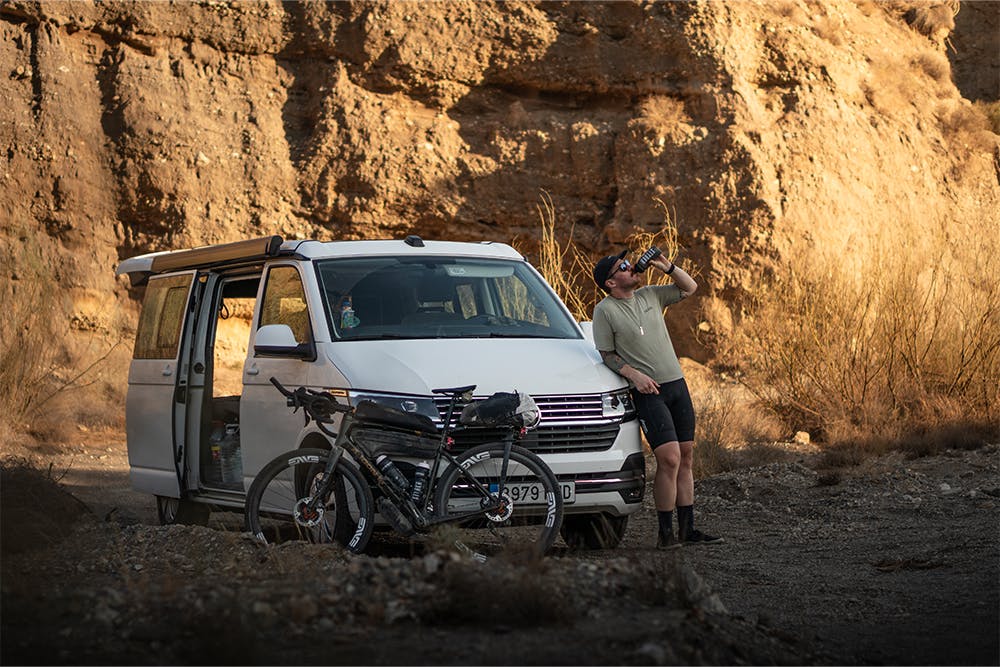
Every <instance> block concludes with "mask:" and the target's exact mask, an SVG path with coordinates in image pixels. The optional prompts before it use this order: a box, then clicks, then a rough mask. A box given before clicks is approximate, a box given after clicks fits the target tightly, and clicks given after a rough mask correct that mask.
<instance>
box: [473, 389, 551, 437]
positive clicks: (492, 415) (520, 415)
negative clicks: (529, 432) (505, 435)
mask: <svg viewBox="0 0 1000 667" xmlns="http://www.w3.org/2000/svg"><path fill="white" fill-rule="evenodd" d="M540 418H541V411H540V410H539V409H538V404H537V403H535V399H533V398H531V396H529V395H528V394H525V393H523V392H518V391H515V392H502V391H499V392H497V393H495V394H493V395H492V396H490V397H489V398H485V399H483V400H481V401H476V402H475V403H469V404H468V405H466V406H465V407H464V408H463V409H462V415H461V416H460V417H459V418H458V421H459V423H460V424H462V425H463V426H513V427H518V428H520V427H522V426H523V427H527V428H532V427H534V426H535V425H537V424H538V421H539V419H540Z"/></svg>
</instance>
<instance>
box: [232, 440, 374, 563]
mask: <svg viewBox="0 0 1000 667" xmlns="http://www.w3.org/2000/svg"><path fill="white" fill-rule="evenodd" d="M329 456H330V452H329V451H328V450H325V449H307V448H304V449H296V450H292V451H290V452H285V453H284V454H281V455H280V456H277V457H276V458H274V459H273V460H272V461H271V462H270V463H268V464H267V465H265V466H264V467H263V468H261V471H260V472H259V473H258V474H257V476H256V477H255V478H254V480H253V483H252V484H251V485H250V489H249V490H248V491H247V498H246V507H245V512H244V516H245V527H246V529H247V530H249V531H250V532H251V533H252V534H253V536H254V537H255V538H257V539H258V540H259V541H261V542H263V543H265V544H267V543H271V542H283V541H292V540H301V541H304V542H313V543H327V542H333V541H336V542H338V543H339V544H341V545H342V546H343V547H344V548H346V549H347V550H348V551H351V552H353V553H363V552H364V550H365V548H366V547H367V546H368V540H369V539H370V538H371V535H372V530H373V529H374V526H375V522H374V515H375V509H374V508H375V503H374V501H373V500H372V492H371V488H370V487H369V486H368V484H367V482H365V480H364V477H362V475H361V472H360V471H359V470H358V467H357V466H356V465H355V464H354V463H352V462H351V461H349V460H347V459H345V458H341V459H340V460H339V461H337V466H336V467H335V468H334V470H333V475H334V481H333V487H332V488H331V490H330V492H329V495H328V497H327V498H326V500H325V501H324V502H323V504H322V507H321V510H322V511H321V512H319V513H318V516H316V515H313V516H311V517H306V516H305V513H303V512H302V511H301V510H302V506H301V502H300V501H303V500H304V499H305V498H307V497H308V496H309V493H310V489H311V488H312V487H313V485H314V484H315V482H316V480H317V479H318V477H319V475H321V474H322V473H323V471H324V470H325V468H326V463H327V460H328V458H329ZM310 482H311V483H310ZM296 507H298V508H299V510H300V512H299V514H298V515H296V513H295V509H296ZM269 536H270V539H269Z"/></svg>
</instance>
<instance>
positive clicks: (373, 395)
mask: <svg viewBox="0 0 1000 667" xmlns="http://www.w3.org/2000/svg"><path fill="white" fill-rule="evenodd" d="M117 273H118V275H123V274H126V275H128V276H129V278H130V280H131V283H132V285H133V286H135V287H138V286H144V288H145V295H144V298H143V305H142V313H141V315H140V317H139V323H138V330H137V334H136V341H135V350H134V354H133V358H132V364H131V368H130V370H129V388H128V399H127V402H126V429H127V433H128V455H129V465H130V469H131V471H130V472H131V481H132V486H133V488H135V489H136V490H137V491H141V492H146V493H150V494H153V495H154V496H156V501H157V508H158V511H159V516H160V520H161V522H163V523H174V522H184V523H189V522H191V523H194V522H204V521H205V520H207V518H208V513H209V512H210V511H211V510H212V509H213V508H214V509H230V510H236V511H240V510H241V509H242V507H243V501H244V492H245V489H246V488H248V487H249V485H250V483H251V482H252V481H253V478H254V475H255V474H256V473H257V472H258V471H259V470H260V468H261V467H262V466H263V465H264V464H265V463H266V462H267V461H269V460H270V459H272V458H273V457H274V456H276V455H277V454H279V453H280V452H282V451H286V450H289V449H292V448H293V447H326V448H329V443H328V442H327V440H326V438H325V437H324V436H322V434H320V433H319V432H318V431H317V430H316V429H315V426H314V425H309V426H304V425H303V419H302V417H301V415H298V414H292V412H291V411H290V410H288V409H287V407H286V405H285V400H284V398H283V397H282V396H281V395H280V394H279V393H278V392H277V391H276V390H275V388H274V387H273V386H272V385H271V383H270V382H269V378H271V377H272V376H273V377H276V378H277V379H278V380H279V381H280V382H282V383H283V384H284V385H286V386H290V387H295V386H300V385H305V386H308V387H311V388H314V389H325V390H328V391H331V392H332V393H334V394H337V395H339V396H341V397H343V399H344V400H346V401H350V402H352V403H356V402H358V401H360V400H362V399H368V400H373V401H376V402H378V403H381V404H384V405H388V406H391V407H394V408H396V409H402V410H406V411H410V412H419V413H422V414H426V415H428V416H430V417H432V418H433V419H435V420H436V421H437V422H438V423H439V424H440V423H441V422H442V419H443V416H442V414H441V408H442V407H443V406H442V404H441V402H442V399H441V398H440V397H436V396H435V394H433V393H432V391H431V390H432V389H433V388H435V387H445V386H456V385H465V384H475V385H477V389H476V398H481V397H486V396H489V395H490V394H492V393H494V392H497V391H513V390H518V391H522V392H526V393H528V394H531V396H532V397H533V398H534V399H535V401H536V402H537V403H538V405H539V406H540V408H541V412H542V418H541V424H540V426H539V428H537V429H535V430H534V431H532V432H531V433H530V434H529V435H528V436H527V437H526V438H525V440H524V441H523V443H522V444H523V445H524V446H525V447H527V448H528V449H530V450H532V451H534V452H535V453H537V454H539V455H540V456H541V457H542V458H543V459H544V460H545V461H546V462H547V463H548V464H549V466H551V468H552V470H553V471H554V472H555V473H556V476H557V477H558V478H559V480H560V481H561V482H565V483H568V484H563V485H562V487H563V488H564V495H568V497H567V498H565V501H566V502H565V520H564V523H563V529H562V534H563V537H564V538H565V540H566V541H567V543H568V544H570V545H572V546H577V547H585V548H600V547H613V546H617V544H618V542H619V541H620V540H621V537H622V535H623V534H624V531H625V527H626V524H627V521H628V516H629V515H630V514H631V513H632V512H634V511H635V510H637V509H639V507H640V506H641V504H642V497H643V491H644V486H645V465H644V458H643V453H642V446H641V441H640V436H639V427H638V423H637V421H636V418H635V412H634V410H633V407H632V404H631V401H630V399H629V396H628V392H627V387H626V384H625V382H624V380H623V379H622V378H621V377H619V376H618V375H616V374H614V373H612V372H611V371H610V370H609V369H607V368H606V367H605V366H604V364H603V363H602V362H601V358H600V355H599V354H598V353H597V351H596V350H595V349H594V346H593V343H592V342H590V340H588V339H587V338H586V337H585V335H584V331H583V330H582V329H581V327H580V325H579V324H578V323H577V322H575V321H574V319H573V317H572V316H571V315H570V313H569V311H568V310H567V309H566V307H565V305H564V304H563V303H562V301H561V300H560V299H559V297H558V296H557V295H556V294H555V292H553V291H552V289H551V288H550V287H549V285H548V284H547V283H546V282H545V280H544V279H543V278H542V276H541V275H540V274H539V273H538V272H537V271H536V270H535V269H534V268H533V267H532V266H531V265H530V264H529V263H528V262H527V261H526V260H525V259H524V257H522V256H521V255H520V254H519V253H518V252H516V251H515V250H514V249H513V248H511V247H510V246H508V245H505V244H500V243H455V242H439V241H426V242H425V241H423V240H421V239H420V238H419V237H416V236H410V237H408V238H407V239H406V240H405V241H389V240H386V241H336V242H318V241H283V240H282V239H281V237H278V236H272V237H266V238H262V239H252V240H248V241H240V242H237V243H229V244H225V245H216V246H205V247H201V248H195V249H192V250H180V251H176V252H164V253H154V254H149V255H141V256H138V257H133V258H130V259H127V260H125V261H123V262H122V263H121V264H120V265H119V267H118V271H117ZM276 327H287V328H288V329H290V330H291V332H292V334H293V335H294V337H295V342H296V345H294V346H285V347H275V346H273V345H267V344H264V343H265V342H266V341H262V344H259V345H255V339H256V338H257V337H258V334H259V335H260V336H261V337H262V338H266V337H267V336H266V335H265V334H267V333H269V332H274V331H275V329H276ZM486 439H490V433H489V432H488V431H483V430H482V429H479V430H475V431H472V430H470V431H468V432H467V433H463V432H461V431H458V432H456V433H455V441H456V442H455V448H456V451H461V450H463V449H465V448H468V447H471V446H473V445H476V444H479V443H480V442H483V441H484V440H486ZM405 465H406V464H405V462H402V463H400V467H401V468H404V472H408V471H407V470H405Z"/></svg>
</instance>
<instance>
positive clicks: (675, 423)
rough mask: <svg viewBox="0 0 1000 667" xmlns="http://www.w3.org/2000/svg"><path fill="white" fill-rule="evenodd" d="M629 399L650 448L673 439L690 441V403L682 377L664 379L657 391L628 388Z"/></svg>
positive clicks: (691, 406) (692, 435) (691, 414)
mask: <svg viewBox="0 0 1000 667" xmlns="http://www.w3.org/2000/svg"><path fill="white" fill-rule="evenodd" d="M632 402H633V403H634V404H635V410H636V412H637V413H638V415H639V425H640V426H641V427H642V432H643V433H644V434H645V435H646V442H648V443H649V446H650V447H652V448H653V449H656V448H657V447H659V446H660V445H662V444H664V443H667V442H673V441H674V440H677V441H678V442H687V441H689V440H694V405H692V404H691V394H690V392H688V386H687V382H685V381H684V378H681V379H680V380H673V381H672V382H664V383H663V384H661V385H660V391H659V393H657V394H643V393H641V392H639V391H637V390H636V389H632Z"/></svg>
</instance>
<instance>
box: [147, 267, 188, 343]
mask: <svg viewBox="0 0 1000 667" xmlns="http://www.w3.org/2000/svg"><path fill="white" fill-rule="evenodd" d="M190 288H191V276H190V275H182V276H167V277H165V278H150V279H149V284H148V285H147V287H146V296H145V298H144V299H143V301H142V314H141V315H140V316H139V329H138V331H137V332H136V336H135V349H134V351H133V352H132V358H133V359H176V358H177V344H178V342H179V341H180V337H181V326H182V325H183V323H184V311H185V308H186V306H187V296H188V290H189V289H190Z"/></svg>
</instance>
